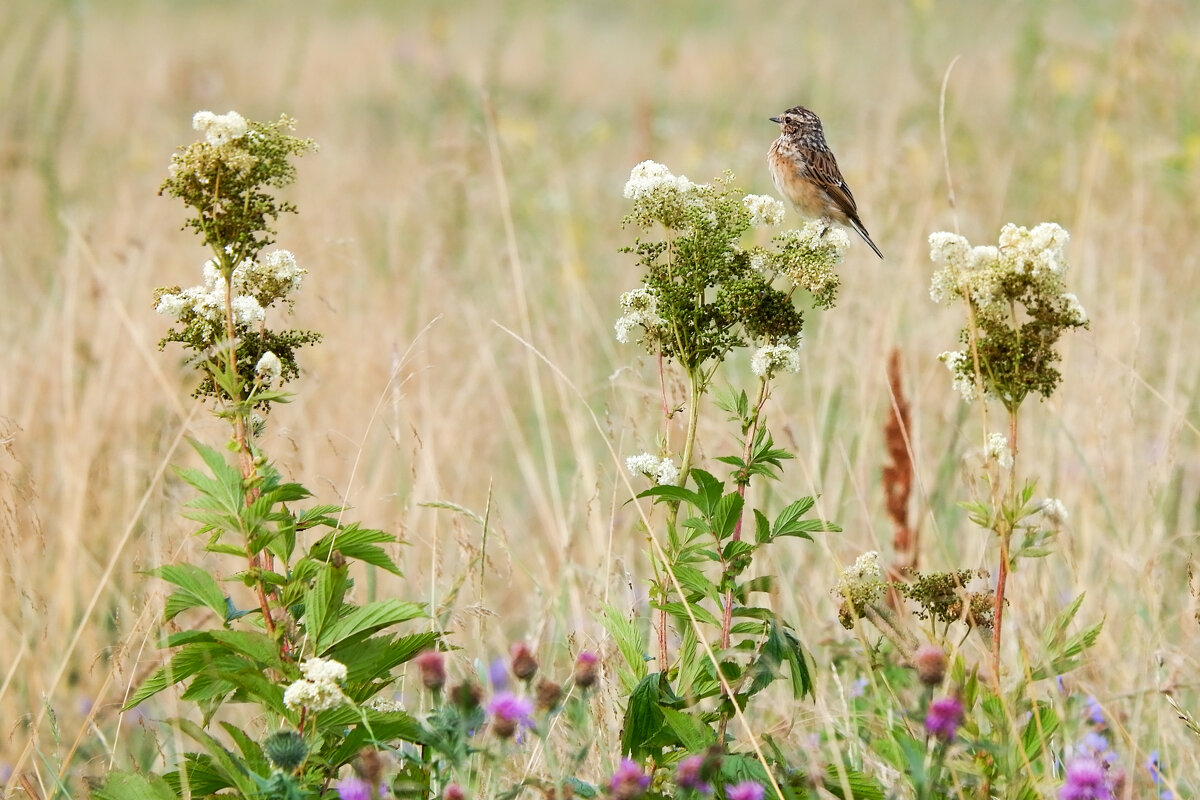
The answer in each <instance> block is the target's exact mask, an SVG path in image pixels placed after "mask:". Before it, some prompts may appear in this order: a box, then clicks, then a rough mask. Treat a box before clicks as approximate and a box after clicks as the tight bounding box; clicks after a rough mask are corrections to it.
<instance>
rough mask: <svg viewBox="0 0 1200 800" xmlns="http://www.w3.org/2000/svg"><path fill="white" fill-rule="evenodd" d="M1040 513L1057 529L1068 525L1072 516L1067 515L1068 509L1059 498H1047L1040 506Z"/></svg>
mask: <svg viewBox="0 0 1200 800" xmlns="http://www.w3.org/2000/svg"><path fill="white" fill-rule="evenodd" d="M1037 510H1038V513H1039V514H1041V515H1042V516H1043V517H1045V518H1046V521H1047V522H1049V523H1050V524H1051V525H1054V526H1055V527H1060V526H1062V525H1063V524H1065V523H1066V521H1067V519H1068V518H1069V517H1070V515H1069V514H1068V513H1067V507H1066V506H1065V505H1063V502H1062V501H1061V500H1059V499H1058V498H1057V497H1047V498H1046V499H1045V500H1043V501H1042V502H1041V503H1039V504H1038V509H1037Z"/></svg>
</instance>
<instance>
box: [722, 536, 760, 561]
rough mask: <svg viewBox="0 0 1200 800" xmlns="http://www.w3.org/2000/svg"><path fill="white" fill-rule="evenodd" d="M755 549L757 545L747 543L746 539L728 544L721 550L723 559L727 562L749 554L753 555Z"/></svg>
mask: <svg viewBox="0 0 1200 800" xmlns="http://www.w3.org/2000/svg"><path fill="white" fill-rule="evenodd" d="M754 548H755V545H754V544H753V543H751V542H747V541H746V540H745V539H738V540H736V541H733V542H729V543H727V544H726V545H725V547H724V548H722V549H721V557H722V558H724V559H725V561H727V562H728V561H733V560H734V559H735V558H737V557H738V556H742V555H745V554H747V553H753V552H754Z"/></svg>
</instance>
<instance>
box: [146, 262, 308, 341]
mask: <svg viewBox="0 0 1200 800" xmlns="http://www.w3.org/2000/svg"><path fill="white" fill-rule="evenodd" d="M306 272H307V271H306V270H303V269H301V268H300V267H298V266H296V257H295V256H293V255H292V254H291V253H290V252H288V251H287V250H275V251H273V252H271V253H268V254H267V256H266V258H264V259H263V261H262V263H261V264H260V263H258V262H256V261H252V260H250V259H244V260H243V261H242V262H241V263H240V264H238V265H237V266H236V267H234V270H233V275H232V276H231V281H230V282H231V283H232V284H233V291H234V297H233V301H232V303H231V304H230V305H231V306H232V307H233V321H234V324H236V325H239V326H250V325H253V324H255V323H258V322H262V321H263V320H264V319H265V318H266V310H265V309H264V308H263V307H262V305H261V304H260V303H259V301H258V300H257V299H256V297H257V296H265V297H269V298H271V300H275V299H282V298H284V297H286V296H287V295H288V294H290V293H291V292H293V291H295V290H297V289H299V288H300V285H301V283H302V282H303V278H304V275H305V273H306ZM203 273H204V283H203V284H202V285H200V286H192V287H190V288H187V289H184V290H182V291H180V292H175V293H170V292H168V293H165V294H163V295H161V296H160V297H159V298H158V305H156V306H155V307H154V310H155V311H157V312H158V313H159V314H165V315H166V316H169V317H174V318H175V319H178V320H186V319H188V318H190V317H192V316H197V317H203V318H205V319H208V320H209V321H211V322H220V321H221V320H223V319H224V318H225V279H224V278H222V277H221V270H220V269H219V268H218V267H217V263H216V262H215V261H213V260H212V259H209V260H208V261H206V262H204V269H203Z"/></svg>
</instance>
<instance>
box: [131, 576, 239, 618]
mask: <svg viewBox="0 0 1200 800" xmlns="http://www.w3.org/2000/svg"><path fill="white" fill-rule="evenodd" d="M150 574H151V575H157V576H158V577H160V578H162V579H163V580H165V581H167V582H168V583H173V584H174V585H176V586H178V587H179V589H180V591H177V592H173V593H172V594H171V596H170V597H169V598H167V602H166V606H165V608H164V609H163V619H165V620H171V619H174V618H175V617H176V616H177V615H178V614H180V613H181V612H183V611H186V610H187V609H189V608H195V607H196V606H204V607H206V608H208V609H210V610H212V612H213V613H215V614H216V615H217V616H218V617H219V618H220V619H221V620H222V621H224V620H225V611H226V605H225V592H223V591H222V590H221V586H220V584H218V583H217V580H216V578H214V577H213V576H212V575H211V574H210V573H209V572H208V570H204V569H201V568H200V567H197V566H195V565H193V564H167V565H166V566H162V567H158V568H157V569H153V570H150Z"/></svg>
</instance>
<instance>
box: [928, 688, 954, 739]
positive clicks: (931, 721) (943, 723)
mask: <svg viewBox="0 0 1200 800" xmlns="http://www.w3.org/2000/svg"><path fill="white" fill-rule="evenodd" d="M962 720H963V705H962V701H961V700H959V699H958V698H957V697H953V696H946V697H939V698H938V699H937V700H934V701H933V702H932V703H930V704H929V712H928V713H927V714H926V715H925V732H926V733H927V734H929V735H930V736H933V737H936V738H938V739H941V740H942V741H943V742H948V741H950V740H951V739H953V738H954V735H955V734H956V733H958V726H959V725H960V724H961V723H962Z"/></svg>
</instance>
